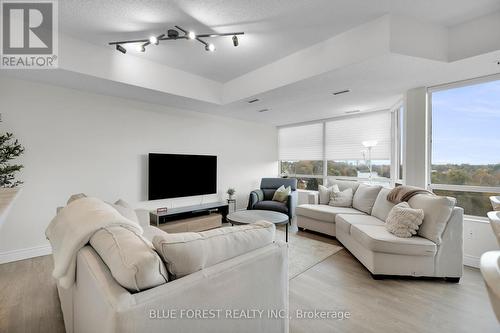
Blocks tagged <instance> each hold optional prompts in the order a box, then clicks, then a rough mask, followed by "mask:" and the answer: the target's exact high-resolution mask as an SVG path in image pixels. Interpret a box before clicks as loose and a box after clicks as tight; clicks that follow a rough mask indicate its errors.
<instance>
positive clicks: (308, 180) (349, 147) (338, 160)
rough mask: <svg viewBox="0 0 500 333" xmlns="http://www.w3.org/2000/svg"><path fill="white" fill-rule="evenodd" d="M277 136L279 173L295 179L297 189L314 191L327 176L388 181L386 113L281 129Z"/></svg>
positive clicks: (388, 140)
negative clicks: (296, 180) (367, 143)
mask: <svg viewBox="0 0 500 333" xmlns="http://www.w3.org/2000/svg"><path fill="white" fill-rule="evenodd" d="M278 136H279V159H280V174H281V175H282V176H287V177H294V178H297V179H298V187H299V188H300V189H308V190H316V189H317V188H318V185H320V184H323V183H325V182H326V179H327V178H328V177H332V178H353V179H365V180H369V179H370V180H371V181H372V182H382V183H387V182H389V181H390V177H391V159H390V156H391V114H390V112H388V111H381V112H374V113H370V114H366V115H362V116H355V117H339V118H338V119H333V120H328V121H322V122H318V123H314V124H306V125H298V126H293V127H283V128H280V129H279V135H278ZM363 142H365V144H366V142H371V144H370V145H369V147H366V146H365V145H363ZM370 168H371V172H370Z"/></svg>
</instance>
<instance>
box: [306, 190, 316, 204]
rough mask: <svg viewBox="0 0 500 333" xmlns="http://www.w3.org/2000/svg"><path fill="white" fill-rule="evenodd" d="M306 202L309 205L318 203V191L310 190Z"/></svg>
mask: <svg viewBox="0 0 500 333" xmlns="http://www.w3.org/2000/svg"><path fill="white" fill-rule="evenodd" d="M307 203H308V204H311V205H317V204H319V194H318V192H311V193H309V194H308V195H307Z"/></svg>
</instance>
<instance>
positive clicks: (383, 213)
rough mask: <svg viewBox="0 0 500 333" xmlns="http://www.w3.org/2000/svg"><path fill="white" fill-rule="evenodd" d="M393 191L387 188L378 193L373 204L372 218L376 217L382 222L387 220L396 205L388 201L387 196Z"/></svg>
mask: <svg viewBox="0 0 500 333" xmlns="http://www.w3.org/2000/svg"><path fill="white" fill-rule="evenodd" d="M391 190H392V189H390V188H386V187H384V188H382V189H381V190H380V192H378V195H377V199H376V200H375V203H374V204H373V209H372V216H375V217H377V218H379V219H381V220H382V221H385V220H387V216H388V215H389V212H390V211H391V209H392V207H394V204H393V203H392V202H390V201H389V200H387V195H388V194H389V192H391Z"/></svg>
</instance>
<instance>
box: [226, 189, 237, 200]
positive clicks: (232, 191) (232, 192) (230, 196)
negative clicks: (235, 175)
mask: <svg viewBox="0 0 500 333" xmlns="http://www.w3.org/2000/svg"><path fill="white" fill-rule="evenodd" d="M226 193H227V195H228V196H229V200H233V195H234V194H235V193H236V190H235V189H234V188H228V189H227V192H226Z"/></svg>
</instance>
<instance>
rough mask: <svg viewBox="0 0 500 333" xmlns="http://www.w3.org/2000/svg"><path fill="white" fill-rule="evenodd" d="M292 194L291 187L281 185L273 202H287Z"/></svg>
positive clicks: (275, 193)
mask: <svg viewBox="0 0 500 333" xmlns="http://www.w3.org/2000/svg"><path fill="white" fill-rule="evenodd" d="M290 193H292V188H291V187H290V186H288V187H286V188H285V186H283V185H281V186H280V187H279V188H278V189H277V190H276V192H274V195H273V201H279V202H286V201H287V200H288V196H289V195H290Z"/></svg>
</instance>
